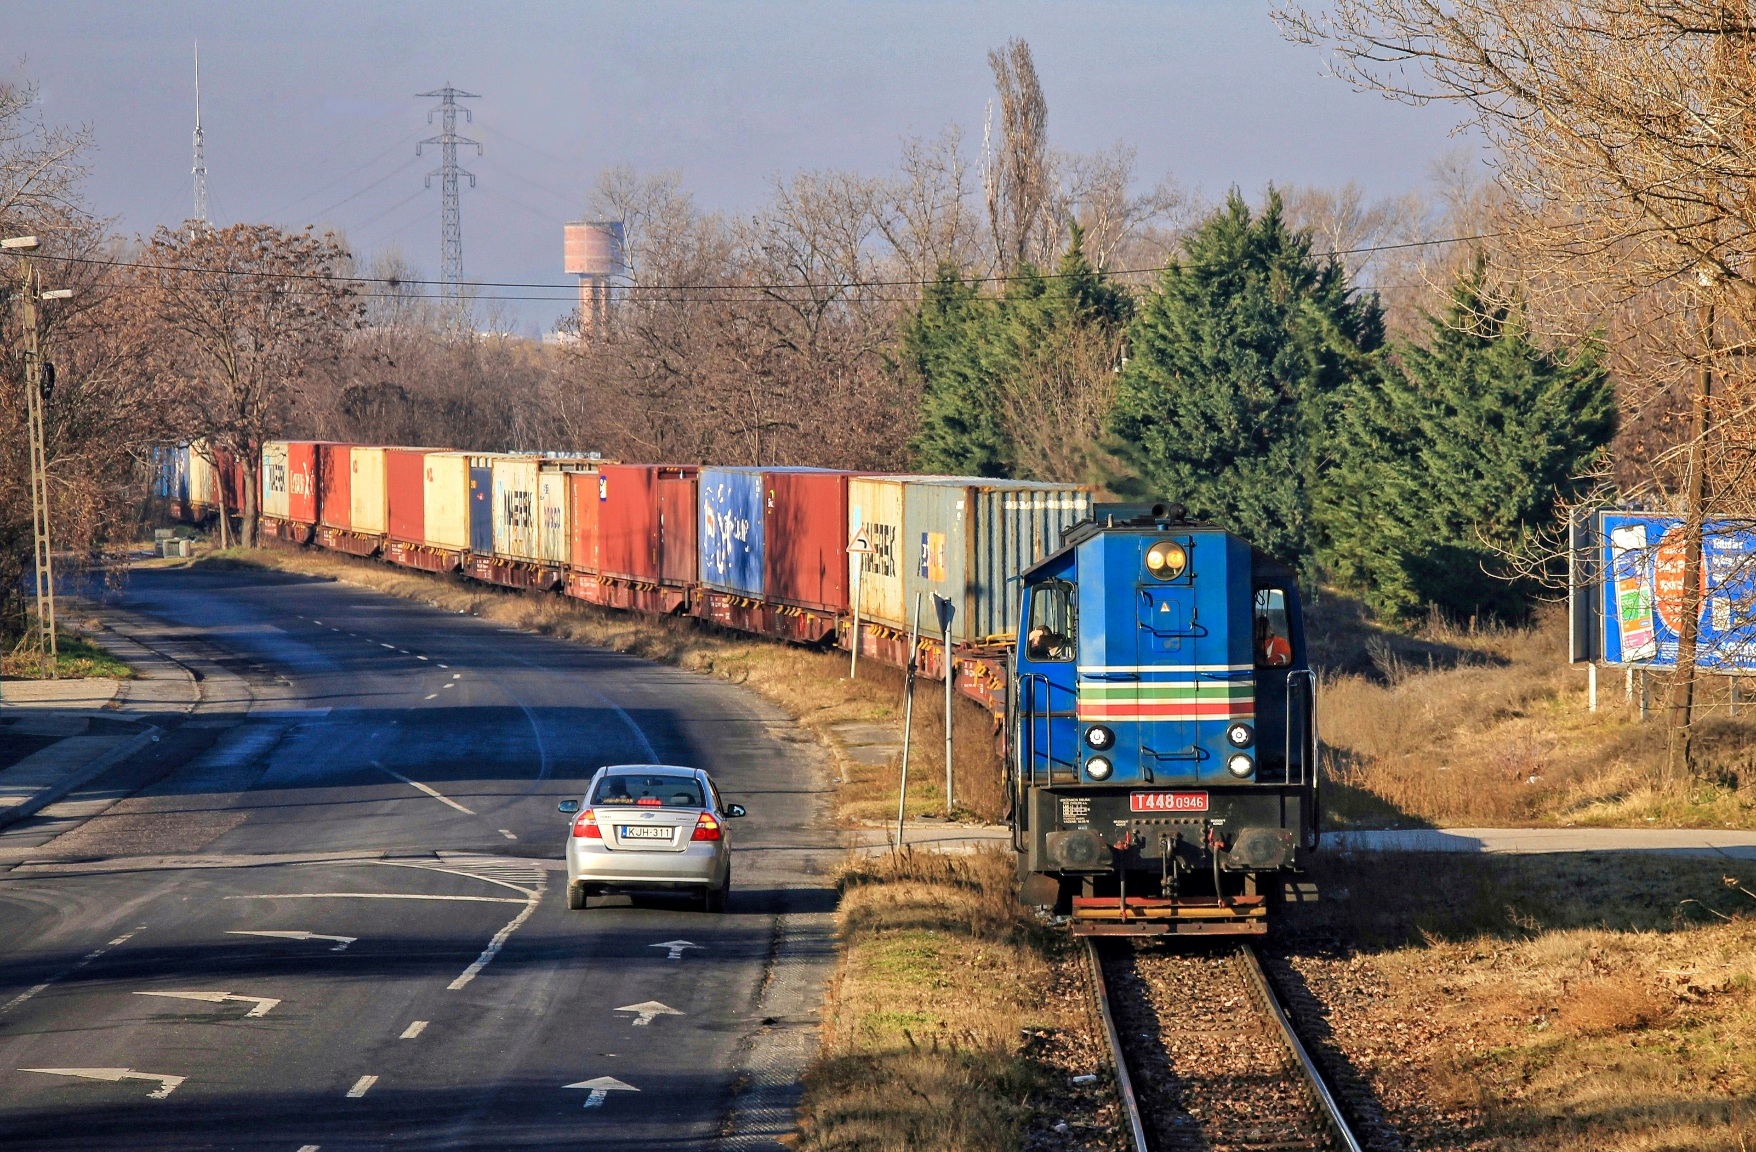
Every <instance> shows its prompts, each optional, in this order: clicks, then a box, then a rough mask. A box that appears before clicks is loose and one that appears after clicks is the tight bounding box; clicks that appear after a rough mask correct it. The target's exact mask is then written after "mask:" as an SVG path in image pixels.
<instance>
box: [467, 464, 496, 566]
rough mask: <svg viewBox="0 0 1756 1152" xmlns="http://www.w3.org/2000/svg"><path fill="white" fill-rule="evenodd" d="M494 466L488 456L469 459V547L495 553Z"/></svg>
mask: <svg viewBox="0 0 1756 1152" xmlns="http://www.w3.org/2000/svg"><path fill="white" fill-rule="evenodd" d="M493 495H494V466H493V463H492V461H490V460H489V458H488V457H486V456H471V457H470V461H469V549H470V551H471V552H475V553H478V554H480V555H482V556H491V555H493V554H494V500H493Z"/></svg>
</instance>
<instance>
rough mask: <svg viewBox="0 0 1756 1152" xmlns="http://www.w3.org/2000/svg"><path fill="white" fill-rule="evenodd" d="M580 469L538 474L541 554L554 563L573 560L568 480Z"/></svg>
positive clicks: (542, 470)
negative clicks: (568, 517) (570, 475)
mask: <svg viewBox="0 0 1756 1152" xmlns="http://www.w3.org/2000/svg"><path fill="white" fill-rule="evenodd" d="M573 471H577V469H561V468H552V467H546V468H543V469H541V470H540V471H539V472H538V473H537V532H538V544H539V545H540V548H539V552H540V554H541V556H542V558H543V559H544V560H545V561H548V562H549V563H551V564H565V563H567V562H568V559H569V558H570V549H571V547H572V538H571V536H570V534H569V528H568V519H567V484H568V481H567V477H568V475H569V474H570V473H571V472H573Z"/></svg>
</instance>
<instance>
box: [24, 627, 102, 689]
mask: <svg viewBox="0 0 1756 1152" xmlns="http://www.w3.org/2000/svg"><path fill="white" fill-rule="evenodd" d="M55 646H56V648H57V650H58V651H59V653H60V660H59V661H58V663H57V664H56V671H57V672H59V673H60V678H61V679H63V680H86V679H93V678H104V679H110V680H128V679H132V678H133V676H134V669H132V668H130V667H129V666H128V665H126V664H124V663H123V662H122V661H120V660H118V659H116V657H114V656H112V655H110V654H109V653H108V652H106V651H104V650H103V649H102V648H99V647H98V646H97V645H95V644H92V643H91V642H89V641H87V640H83V639H81V638H80V637H78V636H75V635H73V634H72V633H70V632H66V631H63V632H61V633H60V635H59V636H58V637H57V638H56V645H55ZM45 678H46V677H44V675H43V664H42V660H41V658H40V657H39V656H38V655H37V651H36V649H35V647H31V648H29V649H24V648H20V649H17V650H14V651H12V652H9V653H7V654H6V655H4V656H0V679H6V680H42V679H45Z"/></svg>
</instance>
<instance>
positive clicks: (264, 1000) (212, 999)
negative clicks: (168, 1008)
mask: <svg viewBox="0 0 1756 1152" xmlns="http://www.w3.org/2000/svg"><path fill="white" fill-rule="evenodd" d="M135 995H136V996H165V997H168V998H170V999H172V1000H202V1001H205V1002H207V1003H209V1004H224V1003H225V1002H226V1001H227V1000H235V1001H237V1002H238V1003H240V1004H254V1005H256V1007H254V1008H252V1009H250V1011H248V1012H246V1013H244V1016H245V1017H246V1018H249V1017H252V1016H266V1015H268V1014H269V1013H270V1012H272V1011H274V1007H275V1005H277V1004H279V1003H280V1001H279V1000H275V999H273V998H271V997H268V996H234V995H232V994H231V993H230V992H136V993H135Z"/></svg>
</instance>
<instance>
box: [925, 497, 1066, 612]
mask: <svg viewBox="0 0 1756 1152" xmlns="http://www.w3.org/2000/svg"><path fill="white" fill-rule="evenodd" d="M902 491H903V506H902V529H903V533H904V535H903V550H902V556H901V560H902V594H903V602H904V604H905V605H908V606H909V611H910V612H911V613H912V612H913V605H914V602H915V597H916V595H917V594H919V595H920V598H921V604H922V612H921V617H922V620H923V622H924V623H923V629H925V628H926V627H929V626H932V627H936V625H929V624H927V623H925V622H928V621H932V620H933V611H932V606H933V597H934V596H935V595H938V596H943V597H946V598H947V599H949V600H950V601H951V602H952V604H953V605H954V606H955V608H956V614H955V615H954V616H953V618H952V632H951V635H952V639H953V640H954V641H956V642H957V643H960V644H983V643H1005V642H1007V641H1009V640H1010V639H1011V638H1012V636H1013V635H1014V634H1015V633H1016V631H1017V628H1018V590H1019V581H1018V578H1019V576H1020V575H1022V574H1023V572H1024V570H1025V569H1027V568H1029V567H1030V566H1031V565H1032V564H1034V563H1036V562H1037V561H1038V560H1040V559H1042V558H1043V557H1044V556H1047V555H1048V554H1049V553H1050V552H1053V551H1054V550H1055V549H1056V548H1059V547H1060V546H1061V536H1062V534H1063V533H1064V532H1065V531H1066V530H1067V529H1068V528H1070V527H1072V526H1073V525H1074V524H1075V523H1077V522H1078V521H1080V520H1084V519H1087V518H1088V517H1090V515H1091V509H1092V498H1093V497H1092V493H1093V490H1092V489H1091V488H1089V487H1082V486H1077V485H1068V484H1047V483H1037V482H1034V481H1027V480H991V479H977V478H968V479H963V478H959V479H938V478H935V479H910V480H907V481H905V482H904V483H903V485H902Z"/></svg>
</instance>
